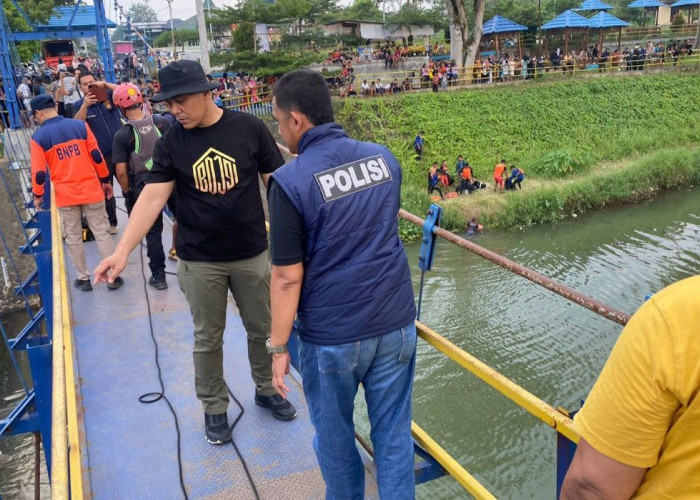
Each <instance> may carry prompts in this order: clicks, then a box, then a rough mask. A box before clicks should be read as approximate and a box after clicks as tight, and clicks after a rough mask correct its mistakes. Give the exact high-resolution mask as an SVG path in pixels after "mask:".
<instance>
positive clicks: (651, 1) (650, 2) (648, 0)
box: [627, 0, 666, 9]
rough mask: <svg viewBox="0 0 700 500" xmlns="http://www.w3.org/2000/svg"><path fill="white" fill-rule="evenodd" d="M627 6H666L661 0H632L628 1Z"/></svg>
mask: <svg viewBox="0 0 700 500" xmlns="http://www.w3.org/2000/svg"><path fill="white" fill-rule="evenodd" d="M627 7H636V8H643V9H657V8H659V7H666V4H665V3H663V2H659V0H634V2H632V3H628V4H627Z"/></svg>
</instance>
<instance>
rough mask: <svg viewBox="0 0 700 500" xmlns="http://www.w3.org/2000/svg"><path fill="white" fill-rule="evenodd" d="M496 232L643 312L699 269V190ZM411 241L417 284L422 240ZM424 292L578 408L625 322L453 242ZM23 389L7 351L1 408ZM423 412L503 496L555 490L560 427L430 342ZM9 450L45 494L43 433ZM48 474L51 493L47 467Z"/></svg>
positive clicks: (487, 355)
mask: <svg viewBox="0 0 700 500" xmlns="http://www.w3.org/2000/svg"><path fill="white" fill-rule="evenodd" d="M486 229H487V231H486V232H485V233H484V234H482V235H479V236H477V237H475V238H474V241H475V242H477V243H478V244H480V245H482V246H484V247H486V248H488V249H490V250H493V251H495V252H498V253H500V254H502V255H505V256H506V257H508V258H510V259H512V260H514V261H516V262H518V263H520V264H523V265H525V266H528V267H530V268H532V269H535V270H537V271H539V272H541V273H543V274H545V275H546V276H549V277H552V278H555V279H557V280H559V281H561V282H563V283H565V284H567V285H569V286H572V287H574V288H576V289H578V290H580V291H582V292H585V293H587V294H589V295H591V296H592V297H594V298H596V299H599V300H601V301H603V302H606V303H608V304H610V305H612V306H614V307H616V308H618V309H621V310H623V311H626V312H629V313H632V312H633V311H634V310H636V309H637V308H638V307H639V305H640V304H641V303H642V301H643V300H644V297H645V295H646V294H648V293H651V292H655V291H658V290H660V289H661V288H663V287H664V286H666V285H668V284H670V283H672V282H674V281H677V280H680V279H682V278H685V277H688V276H691V275H693V274H697V273H698V272H699V269H700V188H697V187H696V188H694V189H687V190H681V191H675V192H671V193H666V194H664V195H663V196H662V197H660V198H658V199H656V200H653V201H648V202H644V203H642V204H640V205H636V206H628V207H619V208H613V209H608V210H606V211H605V212H602V213H596V214H592V215H585V216H579V217H578V218H576V219H572V220H570V221H568V222H563V223H559V224H554V225H547V226H540V227H535V228H531V229H528V230H527V231H523V232H494V233H490V232H489V231H488V228H486ZM406 251H407V253H408V256H409V262H410V264H411V267H412V270H413V280H414V285H415V289H416V292H417V290H418V285H419V281H420V274H419V273H418V271H417V267H416V265H417V261H418V253H419V251H420V245H418V244H410V245H407V248H406ZM423 299H424V301H423V310H422V315H421V320H422V321H423V322H425V323H426V324H427V325H428V326H430V327H432V328H433V329H435V330H436V331H438V332H439V333H441V334H443V335H445V336H446V337H447V338H448V339H450V340H451V341H452V342H454V343H455V344H456V345H458V346H459V347H461V348H462V349H464V350H466V351H467V352H469V353H471V354H473V355H474V356H476V357H477V358H479V359H480V360H482V361H484V362H485V363H487V364H488V365H490V366H492V367H493V368H495V369H497V370H498V371H500V372H501V373H503V374H504V375H506V376H507V377H509V378H510V379H512V380H514V381H515V382H516V383H518V384H520V385H521V386H522V387H524V388H525V389H527V390H529V391H530V392H532V393H534V394H535V395H536V396H538V397H540V398H541V399H543V400H544V401H546V402H547V403H549V404H550V405H552V406H555V407H557V406H563V407H565V408H568V409H574V408H578V406H579V400H580V399H581V398H583V397H585V396H586V394H588V391H589V390H590V388H591V386H592V384H593V382H594V381H595V379H596V377H597V375H598V373H599V372H600V369H601V368H602V366H603V363H604V362H605V359H606V358H607V355H608V354H609V352H610V349H611V348H612V346H613V344H614V342H615V339H616V338H617V336H618V335H619V333H620V331H621V327H620V326H619V325H617V324H616V323H613V322H611V321H609V320H607V319H604V318H601V317H599V316H597V315H595V314H594V313H592V312H590V311H588V310H587V309H584V308H583V307H580V306H578V305H575V304H572V303H569V302H568V301H566V300H565V299H563V298H561V297H559V296H558V295H554V294H553V293H551V292H548V291H546V290H544V289H542V288H540V287H538V286H536V285H534V284H532V283H530V282H529V281H527V280H525V279H523V278H520V277H518V276H516V275H513V274H511V273H509V272H507V271H505V270H503V269H501V268H500V267H497V266H495V265H493V264H491V263H489V262H487V261H485V260H483V259H481V258H480V257H477V256H475V255H472V254H470V253H468V252H466V251H464V250H462V249H459V248H457V247H455V246H454V245H452V244H450V243H447V242H445V241H440V242H439V243H438V247H437V255H436V257H435V262H434V266H433V270H432V271H431V272H429V273H427V274H426V278H425V289H424V294H423ZM18 320H21V321H25V320H26V318H23V317H22V318H17V319H16V321H15V322H14V324H13V323H12V322H10V323H7V328H8V329H9V330H10V331H11V332H12V330H13V329H16V328H18V326H19V324H20V322H21V321H18ZM15 333H16V332H15ZM20 387H21V386H20V385H19V380H18V378H17V377H16V376H15V375H14V372H13V370H12V368H11V366H10V363H9V358H8V357H7V353H6V351H5V350H4V348H3V349H0V415H2V416H4V415H5V414H6V413H7V411H9V408H10V406H11V405H12V403H14V402H16V399H15V398H17V397H18V396H19V395H20V394H21V390H20ZM360 413H362V412H361V409H360V410H358V415H359V414H360ZM414 420H415V421H416V422H417V423H418V424H419V425H420V426H421V427H423V428H424V429H425V430H426V431H427V432H428V433H429V434H430V435H431V436H432V437H433V438H434V439H435V440H436V441H437V442H438V443H440V444H441V445H442V446H443V447H444V448H445V449H446V450H447V451H448V452H449V453H450V454H452V455H453V456H454V457H455V458H456V459H457V460H458V461H459V462H460V463H461V464H462V465H463V466H464V467H465V468H466V469H467V470H468V471H469V472H470V473H472V474H473V475H474V476H476V478H477V479H479V480H480V481H481V482H482V484H484V485H485V486H486V487H487V489H489V490H490V491H491V492H492V493H494V494H495V495H496V496H497V497H498V498H538V499H539V498H553V497H554V491H555V466H554V463H555V446H556V445H555V441H556V436H555V431H554V430H552V429H551V428H549V427H548V426H547V425H546V424H544V423H541V422H540V421H539V420H537V419H536V418H535V417H532V416H530V414H528V413H526V412H525V411H524V410H521V409H519V408H518V407H517V406H516V405H515V404H513V403H511V402H510V401H509V400H508V399H506V398H505V397H504V396H502V395H500V394H498V393H497V392H496V391H495V390H493V389H491V388H490V387H488V386H487V385H486V384H484V383H483V382H481V381H480V380H478V379H477V378H476V377H474V376H473V375H471V374H469V373H467V372H465V371H463V370H462V369H461V368H459V367H458V366H457V365H456V364H455V363H454V362H452V361H451V360H449V359H448V358H446V357H445V356H444V355H442V354H440V353H439V352H437V351H435V350H434V349H433V348H431V347H430V346H428V345H427V344H426V343H425V342H423V341H420V342H419V357H418V363H417V369H416V380H415V390H414ZM358 421H359V419H358ZM358 423H359V422H358ZM359 425H360V427H362V425H363V424H362V423H359ZM362 433H363V434H366V433H367V432H366V429H364V430H363V431H362ZM0 453H1V455H0V497H2V498H9V499H29V498H33V486H32V483H33V458H32V453H33V438H32V437H15V438H11V439H8V440H0ZM41 482H42V496H43V497H45V498H46V497H47V494H48V491H49V490H48V485H47V480H46V473H45V470H42V479H41ZM418 497H419V498H424V499H431V500H432V499H452V498H465V497H467V495H466V494H465V493H464V490H463V489H462V488H461V487H460V486H458V485H457V483H456V482H455V481H454V480H453V479H451V478H443V479H439V480H436V481H432V482H430V483H428V484H426V485H421V486H419V487H418Z"/></svg>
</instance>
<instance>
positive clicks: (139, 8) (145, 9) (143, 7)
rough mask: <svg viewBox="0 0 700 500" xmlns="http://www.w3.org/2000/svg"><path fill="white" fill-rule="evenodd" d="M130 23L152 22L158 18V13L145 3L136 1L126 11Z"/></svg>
mask: <svg viewBox="0 0 700 500" xmlns="http://www.w3.org/2000/svg"><path fill="white" fill-rule="evenodd" d="M127 12H128V13H129V15H130V16H131V22H132V23H153V22H156V21H157V20H158V15H157V14H156V11H155V10H153V8H152V7H151V6H150V5H148V4H147V3H142V2H137V3H135V4H133V5H132V6H131V7H129V10H128V11H127Z"/></svg>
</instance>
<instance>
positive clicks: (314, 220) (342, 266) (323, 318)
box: [273, 123, 416, 345]
mask: <svg viewBox="0 0 700 500" xmlns="http://www.w3.org/2000/svg"><path fill="white" fill-rule="evenodd" d="M299 153H300V156H299V157H297V158H296V159H294V160H293V161H292V162H290V163H288V164H286V165H284V166H283V167H280V168H279V169H277V170H276V171H275V172H274V174H273V178H274V180H275V182H277V183H278V184H279V186H280V187H281V188H282V189H283V190H284V192H285V193H286V194H287V196H288V197H289V199H290V201H291V202H292V203H293V204H294V206H295V207H296V209H297V211H298V212H299V214H300V215H301V217H302V218H303V221H304V235H305V240H306V242H305V255H304V281H303V284H302V290H301V298H300V300H299V308H298V311H297V320H298V321H297V324H298V327H299V334H300V336H301V338H302V339H304V340H306V341H308V342H311V343H314V344H322V345H329V344H344V343H349V342H354V341H357V340H362V339H365V338H370V337H374V336H377V335H383V334H386V333H389V332H391V331H394V330H397V329H399V328H401V327H404V326H406V325H408V324H409V323H411V322H412V321H413V320H414V319H415V316H416V309H415V303H414V299H413V287H412V285H411V275H410V272H409V268H408V260H407V258H406V254H405V253H404V249H403V245H402V243H401V240H400V239H399V237H398V217H397V212H398V210H399V200H400V193H401V168H400V167H399V164H398V162H397V161H396V158H394V156H393V155H392V154H391V153H390V152H389V150H388V149H386V148H384V147H382V146H379V145H377V144H372V143H366V142H359V141H355V140H352V139H350V138H348V136H347V135H346V134H345V132H344V131H343V130H342V128H341V127H340V126H339V125H337V124H335V123H328V124H324V125H319V126H317V127H314V128H312V129H311V130H309V131H307V132H306V133H305V134H304V136H303V137H302V138H301V140H300V141H299Z"/></svg>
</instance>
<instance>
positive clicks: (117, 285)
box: [107, 276, 124, 290]
mask: <svg viewBox="0 0 700 500" xmlns="http://www.w3.org/2000/svg"><path fill="white" fill-rule="evenodd" d="M123 284H124V279H123V278H122V277H121V276H117V277H116V278H115V279H114V281H113V282H112V283H107V289H108V290H116V289H117V288H121V287H122V285H123Z"/></svg>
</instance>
